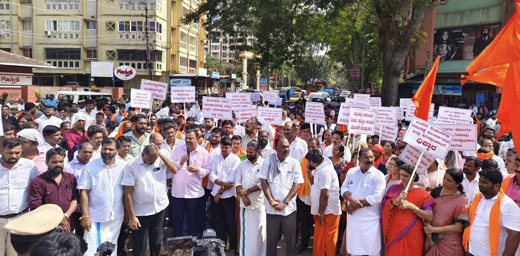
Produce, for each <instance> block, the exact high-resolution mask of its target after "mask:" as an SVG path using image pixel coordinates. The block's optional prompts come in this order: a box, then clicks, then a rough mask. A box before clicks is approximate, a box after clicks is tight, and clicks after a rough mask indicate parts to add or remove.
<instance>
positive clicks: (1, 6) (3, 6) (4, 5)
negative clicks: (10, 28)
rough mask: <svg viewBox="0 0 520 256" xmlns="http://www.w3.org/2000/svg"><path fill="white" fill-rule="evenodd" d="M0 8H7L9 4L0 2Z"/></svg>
mask: <svg viewBox="0 0 520 256" xmlns="http://www.w3.org/2000/svg"><path fill="white" fill-rule="evenodd" d="M0 10H9V4H0Z"/></svg>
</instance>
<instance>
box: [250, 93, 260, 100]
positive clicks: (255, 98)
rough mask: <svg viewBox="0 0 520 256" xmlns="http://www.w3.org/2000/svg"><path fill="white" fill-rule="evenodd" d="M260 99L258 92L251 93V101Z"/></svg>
mask: <svg viewBox="0 0 520 256" xmlns="http://www.w3.org/2000/svg"><path fill="white" fill-rule="evenodd" d="M261 100H262V99H261V98H260V93H258V92H253V93H252V94H251V101H253V102H255V101H261Z"/></svg>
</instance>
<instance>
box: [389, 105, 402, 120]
mask: <svg viewBox="0 0 520 256" xmlns="http://www.w3.org/2000/svg"><path fill="white" fill-rule="evenodd" d="M391 108H395V109H396V111H397V120H403V119H404V110H405V109H404V108H400V107H391Z"/></svg>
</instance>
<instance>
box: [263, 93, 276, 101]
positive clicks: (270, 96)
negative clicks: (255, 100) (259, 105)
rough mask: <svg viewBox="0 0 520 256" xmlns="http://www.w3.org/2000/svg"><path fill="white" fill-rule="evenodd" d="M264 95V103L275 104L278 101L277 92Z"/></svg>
mask: <svg viewBox="0 0 520 256" xmlns="http://www.w3.org/2000/svg"><path fill="white" fill-rule="evenodd" d="M263 95H264V101H267V102H269V103H270V104H275V103H276V100H278V94H276V93H275V92H268V91H265V92H264V93H263Z"/></svg>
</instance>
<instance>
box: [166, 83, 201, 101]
mask: <svg viewBox="0 0 520 256" xmlns="http://www.w3.org/2000/svg"><path fill="white" fill-rule="evenodd" d="M171 90H172V91H171V98H172V103H187V102H195V86H171Z"/></svg>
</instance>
